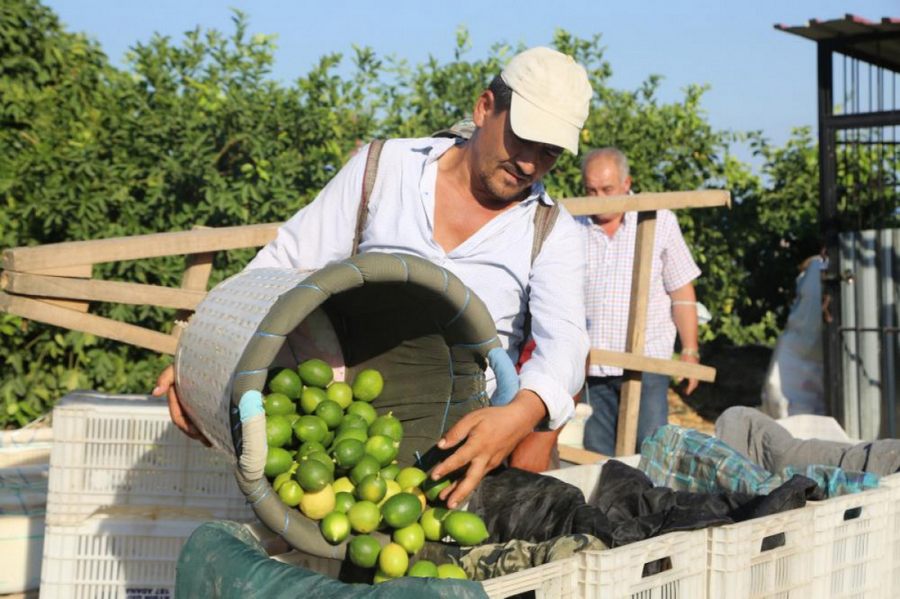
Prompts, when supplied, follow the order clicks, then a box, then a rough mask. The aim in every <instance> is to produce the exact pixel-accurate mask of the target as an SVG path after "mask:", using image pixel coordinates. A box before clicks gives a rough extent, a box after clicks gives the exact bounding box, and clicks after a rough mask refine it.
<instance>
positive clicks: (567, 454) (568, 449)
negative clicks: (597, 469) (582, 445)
mask: <svg viewBox="0 0 900 599" xmlns="http://www.w3.org/2000/svg"><path fill="white" fill-rule="evenodd" d="M556 448H557V449H558V450H559V459H560V460H562V461H564V462H569V463H570V464H596V463H597V462H602V461H604V460H606V459H608V456H605V455H603V454H602V453H596V452H593V451H588V450H587V449H579V448H578V447H572V446H571V445H563V444H562V443H559V444H558V445H557V446H556Z"/></svg>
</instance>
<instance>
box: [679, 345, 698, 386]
mask: <svg viewBox="0 0 900 599" xmlns="http://www.w3.org/2000/svg"><path fill="white" fill-rule="evenodd" d="M681 361H682V362H688V363H690V364H699V363H700V357H699V356H697V355H696V354H684V353H683V354H681ZM681 384H682V385H684V391H683V392H684V394H685V395H690V394H691V393H693V392H694V389H696V388H697V385H698V384H700V381H698V380H697V379H687V380H683V381H681Z"/></svg>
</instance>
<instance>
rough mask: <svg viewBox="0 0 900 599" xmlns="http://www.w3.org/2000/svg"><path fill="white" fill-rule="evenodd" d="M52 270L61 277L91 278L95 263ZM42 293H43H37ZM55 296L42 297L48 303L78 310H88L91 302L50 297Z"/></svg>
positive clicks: (52, 273)
mask: <svg viewBox="0 0 900 599" xmlns="http://www.w3.org/2000/svg"><path fill="white" fill-rule="evenodd" d="M51 270H52V272H50V273H48V274H51V275H54V276H59V277H76V278H79V279H90V278H91V275H92V274H93V270H94V269H93V265H92V264H79V265H77V266H63V267H61V268H55V269H51ZM35 295H41V294H39V293H38V294H35ZM50 297H53V296H48V297H47V298H40V299H41V301H45V302H47V303H48V304H53V305H54V306H59V307H60V308H66V309H67V310H76V311H78V312H87V311H88V310H89V309H90V307H91V304H90V303H89V302H86V301H81V302H78V301H71V300H67V299H49V298H50Z"/></svg>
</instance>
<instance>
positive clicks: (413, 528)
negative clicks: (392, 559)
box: [392, 522, 425, 555]
mask: <svg viewBox="0 0 900 599" xmlns="http://www.w3.org/2000/svg"><path fill="white" fill-rule="evenodd" d="M392 539H393V541H394V542H395V543H397V544H398V545H400V546H401V547H403V548H404V549H406V552H407V553H408V554H410V555H414V554H415V553H416V552H417V551H418V550H419V549H421V548H422V547H424V546H425V530H424V529H422V525H421V524H419V523H418V522H413V523H412V524H410V525H409V526H404V527H403V528H398V529H397V530H395V531H394V535H393V537H392Z"/></svg>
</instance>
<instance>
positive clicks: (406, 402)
mask: <svg viewBox="0 0 900 599" xmlns="http://www.w3.org/2000/svg"><path fill="white" fill-rule="evenodd" d="M311 357H318V358H322V359H324V360H326V361H328V362H329V363H331V365H332V366H333V367H334V368H335V373H336V378H337V379H338V380H340V379H341V378H343V379H345V380H348V381H349V380H352V378H353V376H354V375H355V374H356V373H357V372H359V371H360V370H362V369H365V368H376V369H378V370H379V371H381V372H382V374H383V375H384V379H385V387H384V391H383V393H382V395H381V396H379V397H378V399H376V400H375V402H374V404H373V405H374V407H375V409H376V410H377V411H378V412H379V413H386V412H388V411H390V412H392V413H393V414H394V415H395V416H397V417H398V418H399V419H400V420H401V421H402V422H404V425H405V426H404V432H405V434H404V440H403V443H402V444H401V453H400V455H399V456H398V460H399V461H400V463H401V465H408V464H411V463H412V462H413V460H414V458H413V456H414V455H416V453H417V452H419V453H425V452H427V450H428V449H430V448H431V447H433V445H434V443H435V442H436V441H437V440H438V438H439V437H440V436H441V434H442V433H443V432H444V431H446V430H447V429H448V428H449V427H450V426H452V424H453V423H454V422H456V421H457V420H458V419H459V418H461V417H462V416H463V415H464V414H466V413H468V412H469V411H471V410H473V409H476V408H479V407H483V406H485V405H487V404H488V398H487V395H486V392H485V376H484V372H485V368H486V366H487V365H488V363H490V366H491V367H492V368H493V369H494V370H495V371H497V372H498V381H501V380H509V379H508V378H507V377H502V376H500V374H499V373H500V372H501V371H504V372H508V371H510V369H512V363H511V362H510V360H509V357H508V355H507V354H506V352H505V351H503V349H502V348H501V346H500V341H499V339H498V338H497V334H496V330H495V327H494V322H493V319H492V318H491V315H490V314H489V313H488V311H487V309H486V308H485V306H484V304H483V302H482V301H481V300H480V299H479V298H478V297H477V296H476V295H475V294H474V293H473V292H472V291H470V290H469V289H468V288H467V287H466V286H465V285H463V284H462V282H461V281H460V280H459V279H458V278H457V277H456V276H454V275H453V274H451V273H450V272H448V271H447V270H445V269H443V268H441V267H439V266H436V265H434V264H432V263H431V262H428V261H426V260H423V259H421V258H417V257H414V256H410V255H405V254H379V253H368V254H363V255H360V256H356V257H354V258H351V259H348V260H345V261H343V262H338V263H333V264H331V265H329V266H327V267H325V268H323V269H321V270H318V271H315V272H313V273H304V272H298V271H295V270H290V269H271V268H267V269H258V270H249V271H244V272H242V273H240V274H238V275H235V276H234V277H232V278H230V279H228V280H226V281H224V282H223V283H221V284H220V285H218V286H217V287H216V288H215V289H213V290H212V291H211V292H210V293H209V294H208V296H207V297H206V298H205V299H204V300H203V302H202V303H201V304H200V305H199V306H198V307H197V310H196V312H195V314H194V315H193V316H192V318H191V321H190V324H189V325H188V327H187V328H186V329H185V331H184V333H183V334H182V336H181V338H180V340H179V345H178V349H177V351H176V354H175V363H176V373H177V381H176V383H177V387H178V392H179V396H180V398H181V400H182V403H183V404H184V407H185V410H186V411H187V413H188V414H189V415H190V417H191V419H192V420H193V422H194V423H195V424H196V425H197V427H198V428H199V429H200V430H201V431H202V432H203V434H204V435H205V436H206V437H207V438H208V439H209V440H210V441H211V442H212V443H213V445H214V446H215V447H216V448H218V449H220V450H222V451H225V452H227V453H229V454H230V455H231V456H232V457H233V458H235V461H236V463H237V464H239V463H240V462H239V460H237V459H236V458H237V457H239V456H240V455H241V452H242V450H247V449H248V448H242V435H241V422H240V417H239V413H238V407H237V406H238V404H239V402H240V399H241V397H242V396H243V395H244V393H245V392H247V391H249V390H259V391H262V390H263V389H264V387H265V384H266V380H267V377H268V376H269V373H270V372H274V371H277V370H278V369H280V368H283V367H295V366H296V365H297V364H298V362H300V361H302V360H304V359H307V358H311ZM498 386H499V388H498V391H497V393H495V399H497V398H498V397H501V398H502V399H499V400H498V402H499V403H504V402H505V401H508V399H509V398H511V397H512V395H513V394H514V393H515V389H514V388H510V387H511V385H508V384H507V385H503V384H499V385H498ZM263 443H264V441H263ZM256 449H257V450H259V448H256ZM263 450H264V447H263ZM263 453H264V451H263ZM237 472H238V481H239V483H240V485H241V488H242V490H244V492H245V494H246V495H247V496H248V500H249V501H250V502H251V504H252V505H253V509H254V511H255V512H256V514H257V516H259V517H260V519H261V520H262V521H263V522H264V523H265V524H266V525H267V526H268V527H269V528H271V529H272V530H273V531H275V532H277V533H279V534H281V535H282V536H283V537H284V538H285V539H286V540H287V541H288V542H289V543H291V544H292V545H293V546H294V547H297V548H298V549H302V550H304V551H306V552H308V553H312V554H314V555H321V556H322V557H342V556H343V551H344V548H343V546H337V547H332V546H331V545H328V544H327V543H326V542H325V541H324V540H323V539H322V538H321V535H320V534H319V533H318V530H317V527H316V523H315V522H313V521H311V520H309V519H307V518H306V517H304V516H302V515H301V514H300V513H299V512H298V511H297V510H295V509H287V508H286V506H284V504H282V503H281V501H280V500H279V499H278V497H277V495H276V494H275V493H274V492H273V491H272V488H271V485H270V484H269V482H268V481H267V480H266V479H265V478H264V477H263V478H260V477H259V476H248V473H247V472H244V471H242V470H241V467H240V465H238V468H237Z"/></svg>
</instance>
